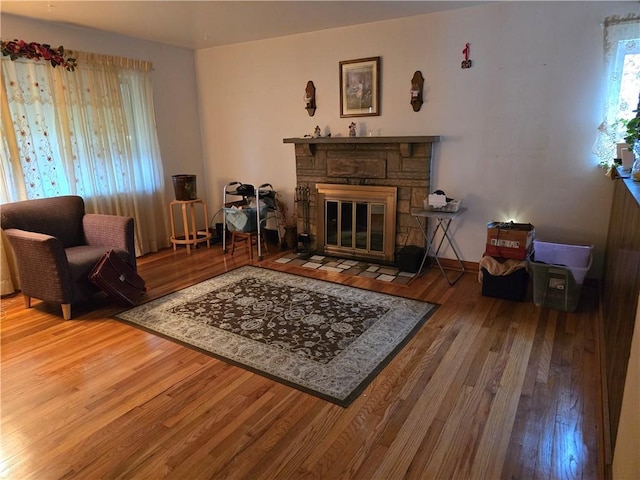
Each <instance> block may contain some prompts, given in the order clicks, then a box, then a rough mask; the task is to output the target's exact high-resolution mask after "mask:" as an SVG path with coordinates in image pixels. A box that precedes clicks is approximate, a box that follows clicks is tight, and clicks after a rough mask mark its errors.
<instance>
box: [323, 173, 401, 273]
mask: <svg viewBox="0 0 640 480" xmlns="http://www.w3.org/2000/svg"><path fill="white" fill-rule="evenodd" d="M316 190H317V198H318V202H317V207H318V212H317V217H316V218H317V219H318V225H317V228H318V231H317V248H318V251H320V252H323V253H325V254H329V255H336V256H341V257H346V258H358V259H370V260H376V261H382V262H387V263H393V262H394V260H395V246H396V216H397V213H396V209H397V196H398V189H397V187H386V186H374V185H345V184H333V183H319V184H316ZM327 202H339V203H338V204H339V205H341V204H347V203H352V204H353V205H356V204H367V205H368V206H367V211H368V212H370V209H371V205H372V204H376V205H377V204H381V205H384V220H383V225H384V227H383V249H382V250H381V251H377V250H371V249H370V248H364V249H363V248H356V247H355V246H348V247H344V246H341V245H339V244H338V245H333V244H327V240H326V234H327V228H326V225H325V221H326V209H325V207H326V205H327ZM354 209H355V208H354ZM339 236H340V234H338V237H339ZM367 238H369V234H367ZM338 243H340V242H338ZM367 245H369V241H367Z"/></svg>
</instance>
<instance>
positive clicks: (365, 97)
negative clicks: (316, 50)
mask: <svg viewBox="0 0 640 480" xmlns="http://www.w3.org/2000/svg"><path fill="white" fill-rule="evenodd" d="M378 115H380V57H370V58H359V59H356V60H345V61H342V62H340V117H342V118H345V117H371V116H378Z"/></svg>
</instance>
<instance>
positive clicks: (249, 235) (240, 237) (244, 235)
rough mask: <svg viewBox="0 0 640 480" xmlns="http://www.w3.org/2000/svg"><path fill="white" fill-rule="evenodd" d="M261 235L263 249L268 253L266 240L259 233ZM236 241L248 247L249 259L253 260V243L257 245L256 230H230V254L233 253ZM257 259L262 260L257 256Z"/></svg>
mask: <svg viewBox="0 0 640 480" xmlns="http://www.w3.org/2000/svg"><path fill="white" fill-rule="evenodd" d="M261 237H262V242H263V244H264V251H265V252H267V253H269V249H268V248H267V240H266V239H265V238H264V236H262V235H261ZM254 238H255V241H254ZM236 243H244V244H245V245H246V247H247V248H248V249H249V260H253V245H254V244H255V245H257V243H258V232H231V255H233V251H234V250H235V248H236ZM258 260H262V258H259V259H258Z"/></svg>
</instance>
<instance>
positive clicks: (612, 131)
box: [594, 15, 640, 164]
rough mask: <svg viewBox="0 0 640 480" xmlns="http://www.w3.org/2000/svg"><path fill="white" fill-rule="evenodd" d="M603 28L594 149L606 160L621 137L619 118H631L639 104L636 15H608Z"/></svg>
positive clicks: (638, 23) (638, 27) (639, 49)
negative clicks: (601, 92) (601, 97)
mask: <svg viewBox="0 0 640 480" xmlns="http://www.w3.org/2000/svg"><path fill="white" fill-rule="evenodd" d="M604 29H605V33H604V50H605V52H604V53H605V67H606V86H605V88H606V93H605V105H604V121H603V122H602V123H601V124H600V127H599V128H598V133H599V134H598V138H597V140H596V144H595V146H594V153H595V154H596V155H597V156H598V158H599V160H600V162H601V163H603V164H610V163H611V160H612V159H613V158H615V157H616V143H621V142H623V141H624V140H623V137H624V128H623V126H622V125H621V123H620V120H625V119H626V120H628V119H630V118H633V117H634V116H635V115H636V112H635V110H636V109H637V108H638V105H639V104H640V98H639V97H640V17H638V16H635V15H628V16H626V17H608V18H607V19H605V22H604Z"/></svg>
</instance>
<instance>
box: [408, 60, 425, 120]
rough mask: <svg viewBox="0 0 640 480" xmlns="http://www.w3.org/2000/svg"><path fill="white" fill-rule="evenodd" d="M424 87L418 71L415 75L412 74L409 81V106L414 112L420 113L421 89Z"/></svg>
mask: <svg viewBox="0 0 640 480" xmlns="http://www.w3.org/2000/svg"><path fill="white" fill-rule="evenodd" d="M423 87H424V78H422V73H421V72H420V70H417V71H416V73H414V74H413V78H412V79H411V106H412V107H413V111H414V112H418V111H420V107H422V103H423V101H422V88H423Z"/></svg>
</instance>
